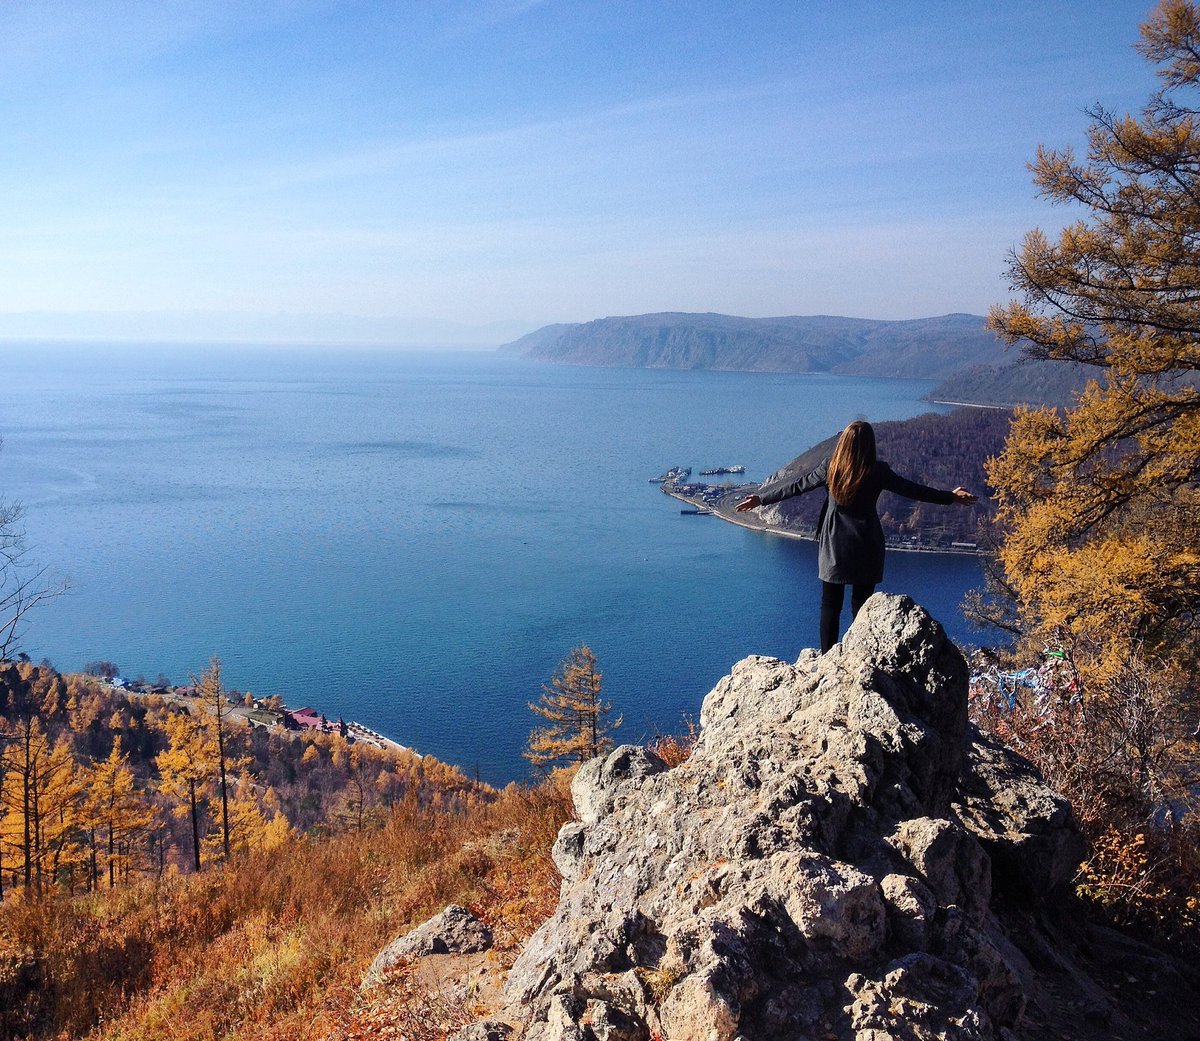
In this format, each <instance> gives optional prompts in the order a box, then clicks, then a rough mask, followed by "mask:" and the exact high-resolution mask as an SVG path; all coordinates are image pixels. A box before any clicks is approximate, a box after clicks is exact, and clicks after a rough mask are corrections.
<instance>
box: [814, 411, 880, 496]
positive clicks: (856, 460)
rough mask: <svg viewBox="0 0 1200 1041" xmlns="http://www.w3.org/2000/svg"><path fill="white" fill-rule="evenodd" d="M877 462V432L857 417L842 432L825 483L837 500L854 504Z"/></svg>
mask: <svg viewBox="0 0 1200 1041" xmlns="http://www.w3.org/2000/svg"><path fill="white" fill-rule="evenodd" d="M874 465H875V431H874V429H873V428H872V427H871V424H870V423H868V422H867V421H866V420H863V419H856V420H855V421H854V422H853V423H851V424H850V425H849V426H848V427H846V429H845V430H843V431H842V436H841V437H839V438H838V443H837V447H836V448H835V449H834V450H833V457H832V458H831V459H830V460H829V473H828V474H827V475H826V477H825V484H826V486H827V487H828V488H829V494H830V495H831V496H832V497H833V499H834V501H835V502H837V503H838V505H840V506H845V505H847V504H848V503H850V502H851V501H852V500H853V499H854V497H855V496H856V495H857V494H858V490H859V488H861V487H862V483H863V481H865V480H866V478H867V474H869V473H870V472H871V468H872V467H873V466H874Z"/></svg>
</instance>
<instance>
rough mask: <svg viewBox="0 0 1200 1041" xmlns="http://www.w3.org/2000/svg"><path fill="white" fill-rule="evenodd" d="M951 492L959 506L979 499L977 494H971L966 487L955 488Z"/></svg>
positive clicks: (968, 504) (967, 504)
mask: <svg viewBox="0 0 1200 1041" xmlns="http://www.w3.org/2000/svg"><path fill="white" fill-rule="evenodd" d="M952 494H953V496H954V501H955V502H956V503H958V505H959V506H970V505H971V503H973V502H978V501H979V496H978V495H972V494H971V493H970V492H969V491H967V490H966V488H961V487H960V488H955V489H954V491H953V492H952Z"/></svg>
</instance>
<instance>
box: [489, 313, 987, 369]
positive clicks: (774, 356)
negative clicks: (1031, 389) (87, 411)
mask: <svg viewBox="0 0 1200 1041" xmlns="http://www.w3.org/2000/svg"><path fill="white" fill-rule="evenodd" d="M500 349H501V350H503V351H506V352H509V353H513V354H518V355H521V356H522V357H527V358H533V359H536V360H538V361H548V362H557V363H561V364H569V365H600V366H613V367H623V368H662V369H717V370H725V371H744V372H831V373H839V374H843V375H854V376H884V377H887V376H901V377H910V378H925V379H939V378H943V377H945V376H947V375H949V374H950V373H952V372H957V371H959V370H961V369H965V368H968V367H970V366H973V365H989V364H997V363H999V362H1001V361H1003V360H1004V358H1005V348H1004V345H1003V344H1002V343H1001V342H1000V341H999V340H998V339H997V338H996V335H995V334H994V333H993V332H991V331H990V330H989V329H988V328H987V327H986V325H985V321H984V319H983V317H982V316H980V315H971V314H948V315H942V316H940V317H935V318H914V319H906V320H902V321H888V320H883V319H872V318H844V317H838V316H833V315H809V316H799V315H795V316H787V317H779V318H741V317H737V316H734V315H723V314H712V313H709V314H684V313H675V312H666V313H662V314H643V315H629V316H624V317H612V318H598V319H596V320H594V321H591V322H582V323H576V324H559V325H548V326H545V327H543V328H541V329H537V330H535V331H534V332H532V333H528V334H527V335H525V336H522V337H521V338H520V339H518V340H514V341H513V342H512V343H508V344H505V345H504V346H503V347H501V348H500Z"/></svg>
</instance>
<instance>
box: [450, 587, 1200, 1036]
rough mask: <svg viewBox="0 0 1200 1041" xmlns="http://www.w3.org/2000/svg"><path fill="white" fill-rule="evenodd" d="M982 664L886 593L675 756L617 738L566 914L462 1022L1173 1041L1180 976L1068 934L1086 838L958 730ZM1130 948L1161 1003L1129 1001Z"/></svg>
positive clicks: (745, 695)
mask: <svg viewBox="0 0 1200 1041" xmlns="http://www.w3.org/2000/svg"><path fill="white" fill-rule="evenodd" d="M967 678H968V677H967V666H966V663H965V662H964V660H963V657H962V655H961V653H960V652H959V650H958V649H957V648H956V647H955V646H954V645H953V643H951V641H950V640H949V639H948V638H947V637H946V635H945V633H944V632H943V630H942V628H941V626H940V625H939V624H938V623H937V622H936V621H934V620H933V619H932V618H931V617H930V616H929V615H928V614H927V613H926V612H925V611H924V610H922V609H921V608H920V607H919V606H917V605H916V604H915V603H913V602H912V601H911V600H910V599H908V598H907V597H899V596H888V595H885V594H877V595H876V596H875V597H873V598H872V599H871V600H870V601H868V603H867V605H866V606H865V607H864V608H863V610H862V612H861V613H860V615H859V617H858V619H857V620H856V621H855V623H854V624H853V626H852V627H851V629H850V631H849V633H848V634H847V636H846V638H845V640H844V641H843V643H842V644H841V645H839V646H838V647H836V648H834V650H832V651H831V652H829V653H828V654H826V655H823V656H818V655H817V654H816V652H814V651H805V652H804V653H803V654H802V655H801V657H800V659H799V660H798V661H797V662H795V663H794V664H793V663H788V662H782V661H777V660H774V659H768V658H761V657H750V658H747V659H745V660H743V661H741V662H739V663H738V664H737V665H736V666H734V668H733V671H732V672H731V673H730V675H728V676H727V677H725V678H724V679H723V680H721V681H720V682H719V683H718V684H717V686H716V688H715V689H714V690H713V691H712V692H711V693H710V694H709V695H708V696H707V698H706V699H705V701H704V706H703V710H702V714H701V720H700V722H701V730H700V734H699V738H698V741H697V743H696V745H695V748H694V750H693V751H692V753H691V755H690V757H689V758H687V759H686V760H685V761H683V762H682V763H681V764H679V765H676V766H674V767H673V768H672V767H668V764H667V763H666V762H664V761H663V760H662V759H660V758H659V757H658V756H656V755H655V754H654V753H653V752H651V751H648V750H646V749H644V748H640V747H637V746H632V745H627V746H623V747H621V748H618V749H616V750H615V751H613V752H612V753H611V754H609V755H608V756H606V757H603V758H600V759H595V760H592V761H591V762H589V763H587V764H586V765H584V766H583V767H582V768H581V769H580V771H579V773H578V775H577V776H576V777H575V779H574V782H573V785H572V794H573V798H574V804H575V814H576V819H574V820H572V821H569V822H568V823H567V824H566V825H564V826H563V828H562V829H561V831H560V833H559V836H558V840H557V842H556V843H555V846H554V860H555V863H556V864H557V866H558V868H559V871H560V873H561V875H562V879H563V881H562V886H561V892H560V899H559V903H558V907H557V910H556V911H555V913H554V914H553V915H552V916H551V918H550V919H549V920H548V921H547V922H546V923H545V924H544V925H543V926H542V927H541V928H540V929H539V930H538V931H537V933H536V934H535V935H534V936H533V937H532V938H531V939H530V941H529V942H528V944H527V945H526V946H525V948H524V950H523V951H522V953H521V954H520V956H519V957H518V958H517V960H516V962H515V964H514V965H513V966H512V969H511V971H510V972H509V974H508V976H507V981H506V983H505V985H504V998H503V1000H502V1001H499V1002H497V1005H496V1007H495V1009H494V1011H493V1015H492V1017H491V1018H488V1019H484V1020H481V1021H479V1022H476V1023H475V1024H473V1025H471V1026H468V1027H465V1028H463V1029H462V1030H461V1031H459V1033H458V1034H457V1035H455V1036H456V1037H457V1038H458V1039H460V1041H468V1039H483V1038H488V1039H494V1038H509V1037H517V1036H520V1037H523V1038H525V1039H526V1041H600V1039H608V1041H616V1039H620V1041H650V1039H653V1038H663V1039H666V1038H670V1039H674V1041H701V1039H704V1041H735V1039H736V1041H771V1039H780V1038H796V1039H800V1038H822V1039H830V1041H833V1039H845V1041H892V1039H896V1041H899V1039H905V1041H922V1039H930V1041H932V1039H935V1038H940V1039H944V1038H957V1039H978V1041H992V1039H996V1041H1000V1039H1004V1041H1023V1039H1029V1041H1033V1039H1041V1038H1046V1039H1049V1038H1055V1039H1060V1041H1061V1039H1070V1038H1087V1039H1095V1038H1112V1039H1117V1038H1121V1039H1133V1038H1140V1037H1153V1036H1167V1034H1164V1033H1161V1030H1162V1028H1163V1023H1164V1019H1170V1017H1171V1016H1175V1017H1176V1021H1177V1022H1186V1021H1187V1019H1186V1016H1187V1015H1188V1008H1189V1005H1188V1002H1189V1001H1193V1000H1194V998H1195V996H1196V995H1195V991H1194V989H1192V987H1193V984H1192V982H1191V981H1190V980H1189V979H1187V978H1186V977H1187V970H1185V969H1184V968H1183V967H1182V966H1181V965H1180V964H1179V963H1176V962H1174V961H1173V960H1171V959H1169V958H1166V957H1162V956H1157V955H1153V953H1152V952H1149V949H1148V948H1140V947H1139V946H1138V945H1136V944H1132V942H1129V941H1121V942H1120V943H1118V942H1117V941H1116V940H1114V939H1113V938H1112V937H1108V938H1103V939H1102V938H1098V937H1097V936H1096V935H1095V934H1094V933H1093V934H1092V935H1089V936H1083V935H1082V934H1079V935H1073V934H1072V933H1071V932H1070V930H1069V929H1066V928H1065V927H1064V925H1063V919H1062V916H1061V915H1060V914H1059V912H1060V911H1061V908H1062V906H1064V905H1063V901H1064V899H1065V898H1066V885H1067V883H1068V882H1069V880H1070V879H1071V877H1072V875H1073V873H1074V871H1075V868H1076V866H1077V864H1078V862H1079V860H1080V858H1081V856H1082V853H1083V843H1082V839H1081V836H1080V832H1079V830H1078V828H1077V826H1076V823H1075V821H1074V820H1073V818H1072V815H1071V812H1070V809H1069V807H1068V805H1067V803H1066V802H1065V801H1064V800H1062V799H1061V798H1059V797H1058V796H1057V795H1055V793H1053V792H1052V791H1050V790H1049V789H1048V788H1047V787H1046V786H1045V785H1044V784H1043V783H1042V781H1041V780H1040V778H1039V777H1038V776H1037V775H1036V773H1035V772H1034V771H1033V770H1032V768H1031V767H1030V766H1029V764H1028V763H1026V762H1025V761H1024V760H1022V759H1021V758H1020V757H1019V756H1018V755H1016V754H1015V753H1014V752H1012V751H1010V750H1009V749H1007V748H1005V747H1003V746H1001V745H999V744H996V743H994V742H992V741H989V740H987V739H985V738H983V737H982V736H981V735H980V734H979V732H978V731H977V730H975V728H974V727H973V726H972V725H971V724H970V723H969V722H968V718H967ZM448 914H449V912H448ZM451 917H453V916H451ZM469 949H471V948H469ZM443 950H445V948H443ZM1115 965H1120V966H1124V967H1125V968H1126V969H1128V972H1129V973H1130V975H1131V978H1134V979H1142V980H1145V981H1146V986H1147V987H1149V989H1151V990H1155V989H1156V988H1157V993H1159V994H1161V995H1164V997H1162V998H1160V999H1158V1000H1156V1001H1154V1002H1152V1003H1150V1004H1151V1005H1153V1006H1156V1008H1149V1007H1148V1005H1147V1003H1146V1002H1144V1001H1143V1002H1141V1003H1140V1005H1141V1007H1138V1006H1139V1002H1138V1001H1137V1000H1136V999H1134V1000H1132V1001H1131V1000H1130V999H1129V998H1128V996H1127V995H1118V994H1116V993H1115V992H1114V990H1113V988H1112V986H1111V981H1109V982H1107V983H1106V980H1105V974H1106V973H1108V974H1110V975H1111V973H1112V972H1113V969H1114V966H1115ZM1156 1031H1159V1033H1157V1034H1156V1033H1155V1032H1156ZM1172 1036H1183V1035H1179V1034H1175V1035H1172ZM1189 1036H1190V1035H1189Z"/></svg>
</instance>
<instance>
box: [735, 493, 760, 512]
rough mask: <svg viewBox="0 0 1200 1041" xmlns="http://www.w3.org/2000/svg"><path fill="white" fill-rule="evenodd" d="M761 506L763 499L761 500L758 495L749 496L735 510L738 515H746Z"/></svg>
mask: <svg viewBox="0 0 1200 1041" xmlns="http://www.w3.org/2000/svg"><path fill="white" fill-rule="evenodd" d="M761 505H762V499H760V498H759V497H758V496H757V495H748V496H746V498H744V499H743V500H742V501H741V502H739V503H738V504H737V505H736V506H735V507H734V509H735V510H737V511H738V513H745V512H746V511H747V510H754V509H757V508H758V507H759V506H761Z"/></svg>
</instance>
